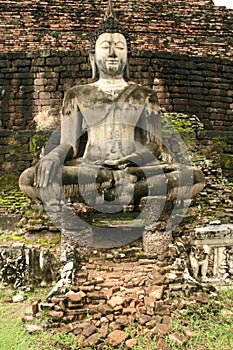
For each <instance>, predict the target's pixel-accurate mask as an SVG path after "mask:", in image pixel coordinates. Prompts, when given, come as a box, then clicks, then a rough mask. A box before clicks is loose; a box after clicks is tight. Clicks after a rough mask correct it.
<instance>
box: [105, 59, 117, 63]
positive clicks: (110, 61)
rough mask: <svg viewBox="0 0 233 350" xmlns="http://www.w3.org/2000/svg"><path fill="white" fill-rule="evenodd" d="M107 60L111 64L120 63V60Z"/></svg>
mask: <svg viewBox="0 0 233 350" xmlns="http://www.w3.org/2000/svg"><path fill="white" fill-rule="evenodd" d="M107 62H108V63H109V64H118V63H119V60H115V59H114V60H113V59H108V60H107Z"/></svg>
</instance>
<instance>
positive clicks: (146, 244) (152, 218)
mask: <svg viewBox="0 0 233 350" xmlns="http://www.w3.org/2000/svg"><path fill="white" fill-rule="evenodd" d="M141 203H142V205H143V206H144V208H143V210H142V219H143V221H144V225H145V228H144V231H143V234H142V242H143V250H144V251H145V252H146V253H152V254H157V256H158V259H159V260H162V261H164V260H166V259H167V258H168V251H169V246H170V245H171V244H172V230H171V228H170V216H171V213H172V209H173V202H172V201H167V200H166V197H165V196H157V197H145V198H143V199H142V200H141Z"/></svg>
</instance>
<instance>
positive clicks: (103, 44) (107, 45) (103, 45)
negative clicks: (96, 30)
mask: <svg viewBox="0 0 233 350" xmlns="http://www.w3.org/2000/svg"><path fill="white" fill-rule="evenodd" d="M100 47H101V49H109V48H110V44H109V43H108V42H106V41H105V42H103V43H102V44H101V45H100Z"/></svg>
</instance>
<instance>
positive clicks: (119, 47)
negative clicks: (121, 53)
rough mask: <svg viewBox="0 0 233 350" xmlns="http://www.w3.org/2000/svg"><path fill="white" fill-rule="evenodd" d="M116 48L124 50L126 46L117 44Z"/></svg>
mask: <svg viewBox="0 0 233 350" xmlns="http://www.w3.org/2000/svg"><path fill="white" fill-rule="evenodd" d="M116 49H117V50H124V47H123V46H119V45H117V46H116Z"/></svg>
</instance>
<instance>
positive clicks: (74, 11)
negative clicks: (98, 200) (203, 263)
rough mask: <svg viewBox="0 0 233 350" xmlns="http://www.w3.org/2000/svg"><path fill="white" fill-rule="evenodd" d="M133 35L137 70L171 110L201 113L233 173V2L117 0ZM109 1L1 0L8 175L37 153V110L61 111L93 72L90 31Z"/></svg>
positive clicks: (0, 136) (0, 104) (0, 91)
mask: <svg viewBox="0 0 233 350" xmlns="http://www.w3.org/2000/svg"><path fill="white" fill-rule="evenodd" d="M113 2H114V8H115V10H116V12H117V16H118V18H119V20H120V21H121V23H122V24H123V25H125V26H126V27H127V29H128V30H129V32H130V33H131V36H132V49H133V55H132V58H131V62H130V72H131V79H132V80H134V81H136V82H138V83H141V84H143V85H147V86H150V87H153V88H154V89H155V90H156V91H157V93H158V98H159V102H160V105H161V107H162V108H163V110H164V111H170V112H172V111H174V112H183V113H187V114H189V115H192V114H195V115H197V116H198V117H199V118H200V119H201V120H202V121H203V122H204V125H205V129H206V131H207V132H206V133H205V135H204V136H203V134H202V140H203V142H204V143H206V144H208V138H211V137H212V136H211V135H212V134H211V133H210V132H208V131H209V130H213V131H215V132H216V133H217V136H216V134H215V138H220V139H221V138H223V139H224V140H225V141H226V142H225V148H224V149H223V151H224V152H225V154H226V155H227V159H226V162H225V163H226V164H227V167H228V172H229V173H232V174H233V161H232V157H233V156H232V155H231V154H232V141H231V132H230V131H231V130H233V113H232V106H233V89H232V68H233V60H232V50H233V49H232V47H233V45H232V34H231V33H232V29H231V28H232V23H233V11H232V10H227V9H226V8H224V7H215V6H213V4H212V1H211V0H203V1H196V0H195V1H194V0H193V1H179V0H176V1H175V0H173V1H163V2H162V1H159V0H157V1H154V0H153V1H152V0H149V1H137V0H134V1H131V2H126V1H123V0H120V1H117V2H115V1H113ZM106 5H107V1H103V0H99V1H97V0H96V1H89V0H85V1H84V2H82V3H79V2H77V1H74V0H69V1H62V0H45V1H43V2H41V1H38V0H32V1H27V0H24V1H8V0H6V1H0V6H1V9H2V11H1V26H0V30H1V38H0V50H1V54H0V68H1V70H0V96H1V101H0V115H1V120H0V150H1V152H0V153H1V159H0V175H2V174H4V173H5V171H6V170H9V169H14V170H15V171H16V173H17V172H18V173H19V172H21V171H22V170H23V168H26V167H28V165H29V164H30V161H31V155H30V154H28V151H29V143H28V142H29V140H30V138H31V136H32V135H33V133H34V130H35V125H34V123H33V122H32V121H33V118H34V117H35V116H36V115H38V113H44V112H46V111H48V110H49V111H50V112H49V113H51V114H54V115H58V113H59V109H60V107H61V103H62V98H63V96H64V92H65V91H66V90H67V88H68V87H70V86H72V85H74V84H83V83H87V82H90V77H91V69H90V65H89V62H88V48H89V40H88V36H89V33H90V32H91V31H93V29H94V28H95V27H96V26H97V25H98V23H99V22H100V21H101V20H102V19H103V14H104V11H105V9H106Z"/></svg>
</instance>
